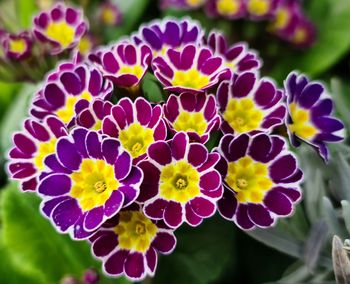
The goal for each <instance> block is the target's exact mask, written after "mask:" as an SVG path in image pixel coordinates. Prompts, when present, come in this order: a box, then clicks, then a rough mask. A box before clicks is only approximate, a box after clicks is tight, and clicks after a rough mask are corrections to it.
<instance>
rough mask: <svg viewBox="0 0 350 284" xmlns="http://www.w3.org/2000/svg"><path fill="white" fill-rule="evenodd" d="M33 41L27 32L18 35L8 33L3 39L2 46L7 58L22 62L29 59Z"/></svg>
mask: <svg viewBox="0 0 350 284" xmlns="http://www.w3.org/2000/svg"><path fill="white" fill-rule="evenodd" d="M32 44H33V41H32V39H31V37H30V35H29V33H27V32H22V33H20V34H18V35H16V34H9V33H6V34H4V36H2V37H1V45H2V47H3V49H4V53H5V55H6V57H7V58H9V59H15V60H22V59H25V58H27V57H28V56H29V55H30V53H31V50H32Z"/></svg>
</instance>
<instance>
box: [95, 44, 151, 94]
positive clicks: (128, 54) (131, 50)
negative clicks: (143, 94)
mask: <svg viewBox="0 0 350 284" xmlns="http://www.w3.org/2000/svg"><path fill="white" fill-rule="evenodd" d="M98 56H99V58H100V67H101V68H100V69H101V71H102V73H103V75H104V76H105V77H106V78H108V79H110V80H112V81H113V82H114V83H115V84H116V85H117V86H118V87H122V88H131V87H136V86H138V85H139V84H140V82H141V80H142V79H143V77H144V75H145V74H146V72H147V69H148V67H149V64H150V63H151V59H152V52H151V49H150V48H149V47H148V46H147V45H139V46H137V45H135V44H132V43H128V42H121V43H118V44H116V45H114V46H112V48H110V49H107V50H103V51H101V52H100V53H99V54H98Z"/></svg>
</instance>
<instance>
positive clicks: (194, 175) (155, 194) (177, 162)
mask: <svg viewBox="0 0 350 284" xmlns="http://www.w3.org/2000/svg"><path fill="white" fill-rule="evenodd" d="M218 160H219V155H218V154H217V153H208V150H207V148H205V147H204V146H203V144H200V143H189V137H188V136H187V135H186V134H185V133H183V132H179V133H177V134H176V135H175V136H174V138H173V139H172V140H170V141H168V142H166V141H158V142H155V143H153V144H152V145H151V146H150V147H149V148H148V159H147V160H144V161H141V162H140V163H139V164H138V165H139V167H140V168H141V169H142V171H143V172H144V180H143V183H142V185H141V188H140V196H139V198H138V201H139V202H141V203H143V202H144V213H145V215H146V216H147V217H149V218H151V219H154V220H164V222H165V223H166V225H167V226H169V227H171V228H177V227H179V226H180V225H181V224H182V223H183V222H187V223H188V224H190V225H191V226H198V225H199V224H200V223H201V222H202V220H203V219H204V218H208V217H210V216H212V215H213V214H214V213H215V211H216V201H217V200H218V199H219V198H220V197H221V196H222V184H221V177H220V174H219V173H218V172H217V171H216V170H215V169H214V166H215V165H216V163H217V162H218Z"/></svg>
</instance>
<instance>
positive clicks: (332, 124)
mask: <svg viewBox="0 0 350 284" xmlns="http://www.w3.org/2000/svg"><path fill="white" fill-rule="evenodd" d="M285 89H286V95H287V107H288V112H289V117H288V121H287V129H288V133H289V137H290V140H291V142H292V144H293V145H294V146H299V145H300V142H299V140H303V141H305V142H306V143H308V144H310V145H312V146H314V147H315V148H316V149H317V150H318V152H319V154H320V156H321V157H322V158H323V159H325V160H328V148H327V145H326V143H334V142H339V141H342V140H343V139H344V124H343V123H342V122H341V121H340V120H339V119H337V118H334V117H333V116H332V112H333V101H332V99H331V98H330V96H329V95H328V94H327V91H326V90H325V87H324V86H323V84H321V83H319V82H312V81H310V80H309V79H308V78H307V77H306V76H304V75H298V74H297V73H295V72H292V73H291V74H289V76H288V78H287V80H286V81H285Z"/></svg>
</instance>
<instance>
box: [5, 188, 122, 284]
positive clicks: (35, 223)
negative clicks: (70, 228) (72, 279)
mask: <svg viewBox="0 0 350 284" xmlns="http://www.w3.org/2000/svg"><path fill="white" fill-rule="evenodd" d="M1 197H2V198H1V201H2V204H1V209H2V214H1V215H2V218H3V238H4V239H3V240H4V245H5V246H6V248H7V249H8V252H9V253H11V256H12V259H13V261H14V264H15V265H16V267H17V268H18V269H20V270H21V271H22V272H26V273H28V272H29V271H30V272H31V274H33V275H35V277H36V278H35V279H36V281H37V283H45V284H49V283H59V281H60V279H62V278H63V277H64V275H67V274H69V275H73V276H76V277H80V276H81V275H82V273H83V271H84V270H86V269H87V268H90V267H93V268H97V269H98V268H99V267H100V266H101V264H100V263H97V262H96V261H95V260H94V259H93V257H92V256H91V253H90V247H89V245H88V243H87V242H86V241H73V240H71V239H70V238H69V237H68V236H67V235H61V234H59V233H58V232H57V231H56V230H55V229H54V228H53V226H52V225H51V224H50V222H49V221H48V220H47V219H45V218H44V217H43V216H42V215H41V214H40V213H39V203H40V200H39V198H38V197H37V196H35V195H34V194H33V193H22V192H20V191H19V190H18V189H17V188H16V186H15V184H11V185H10V186H9V187H8V188H6V189H5V190H4V191H3V194H2V195H1ZM101 283H126V282H125V279H123V278H122V279H120V280H119V279H114V280H110V279H108V278H103V279H102V282H101Z"/></svg>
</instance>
